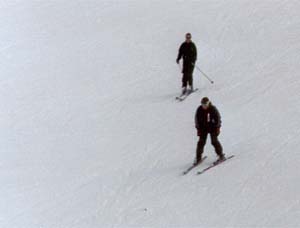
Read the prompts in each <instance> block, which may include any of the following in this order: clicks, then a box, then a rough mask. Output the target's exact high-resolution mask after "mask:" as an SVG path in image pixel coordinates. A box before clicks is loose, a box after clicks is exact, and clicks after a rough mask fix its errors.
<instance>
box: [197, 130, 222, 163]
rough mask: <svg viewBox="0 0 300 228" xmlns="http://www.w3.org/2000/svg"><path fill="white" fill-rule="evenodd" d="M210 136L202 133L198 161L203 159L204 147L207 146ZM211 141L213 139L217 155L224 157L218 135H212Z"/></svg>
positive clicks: (198, 146)
mask: <svg viewBox="0 0 300 228" xmlns="http://www.w3.org/2000/svg"><path fill="white" fill-rule="evenodd" d="M208 134H209V133H208V132H201V136H200V139H199V141H198V145H197V154H196V159H197V161H200V159H201V158H202V154H203V150H204V146H205V144H206V140H207V135H208ZM210 139H211V144H212V145H213V147H214V148H215V151H216V154H217V155H218V156H222V155H223V148H222V145H221V143H220V141H219V139H218V134H217V133H215V132H212V133H210Z"/></svg>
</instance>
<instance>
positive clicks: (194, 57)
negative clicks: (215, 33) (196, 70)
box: [193, 43, 197, 63]
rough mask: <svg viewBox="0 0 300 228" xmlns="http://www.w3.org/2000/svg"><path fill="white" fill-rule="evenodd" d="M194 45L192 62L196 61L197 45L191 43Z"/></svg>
mask: <svg viewBox="0 0 300 228" xmlns="http://www.w3.org/2000/svg"><path fill="white" fill-rule="evenodd" d="M193 46H194V48H193V49H194V55H193V63H195V62H196V61H197V47H196V45H195V44H194V43H193Z"/></svg>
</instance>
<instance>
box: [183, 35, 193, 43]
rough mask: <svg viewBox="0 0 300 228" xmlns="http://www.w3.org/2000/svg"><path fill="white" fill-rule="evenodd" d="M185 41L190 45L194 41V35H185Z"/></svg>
mask: <svg viewBox="0 0 300 228" xmlns="http://www.w3.org/2000/svg"><path fill="white" fill-rule="evenodd" d="M185 41H186V42H187V43H189V42H191V41H192V34H191V33H187V34H185Z"/></svg>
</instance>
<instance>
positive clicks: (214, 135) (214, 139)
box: [210, 132, 224, 158]
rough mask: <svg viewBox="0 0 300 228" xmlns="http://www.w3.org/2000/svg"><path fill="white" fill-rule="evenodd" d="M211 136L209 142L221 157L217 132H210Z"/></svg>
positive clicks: (220, 146) (221, 149)
mask: <svg viewBox="0 0 300 228" xmlns="http://www.w3.org/2000/svg"><path fill="white" fill-rule="evenodd" d="M210 137H211V144H212V145H213V146H214V148H215V151H216V154H217V155H218V156H219V157H220V158H223V157H224V154H223V147H222V145H221V143H220V141H219V139H218V134H217V133H215V132H213V133H211V134H210Z"/></svg>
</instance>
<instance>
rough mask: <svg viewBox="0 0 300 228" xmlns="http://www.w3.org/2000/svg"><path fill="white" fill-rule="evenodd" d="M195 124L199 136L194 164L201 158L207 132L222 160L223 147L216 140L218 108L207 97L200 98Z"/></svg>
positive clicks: (218, 117)
mask: <svg viewBox="0 0 300 228" xmlns="http://www.w3.org/2000/svg"><path fill="white" fill-rule="evenodd" d="M195 124H196V129H197V131H198V136H199V137H200V139H199V142H198V145H197V153H196V161H195V164H197V163H199V162H200V161H201V159H202V154H203V150H204V146H205V144H206V139H207V135H208V134H210V137H211V143H212V145H213V146H214V148H215V151H216V154H217V155H218V156H219V160H220V161H221V160H224V159H225V156H224V154H223V148H222V145H221V143H220V142H219V140H218V136H219V134H220V128H221V116H220V113H219V111H218V109H217V108H216V107H215V106H214V105H212V103H211V102H210V101H209V99H208V98H207V97H204V98H202V100H201V106H199V107H198V109H197V112H196V116H195Z"/></svg>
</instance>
